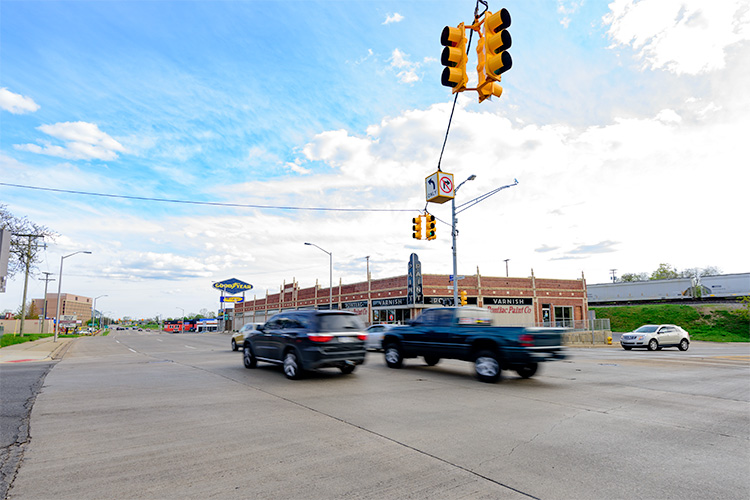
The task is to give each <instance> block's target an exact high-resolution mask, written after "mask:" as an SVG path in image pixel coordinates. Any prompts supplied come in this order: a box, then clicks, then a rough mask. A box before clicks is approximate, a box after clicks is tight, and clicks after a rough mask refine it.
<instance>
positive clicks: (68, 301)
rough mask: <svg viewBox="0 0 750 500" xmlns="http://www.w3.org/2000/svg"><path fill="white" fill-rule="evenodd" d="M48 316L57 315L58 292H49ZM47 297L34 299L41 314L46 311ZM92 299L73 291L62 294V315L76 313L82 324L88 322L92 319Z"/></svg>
mask: <svg viewBox="0 0 750 500" xmlns="http://www.w3.org/2000/svg"><path fill="white" fill-rule="evenodd" d="M46 300H47V317H48V318H56V317H57V294H56V293H48V294H47V299H46ZM44 301H45V299H34V306H35V307H36V310H37V311H39V314H42V311H44ZM91 307H92V299H91V298H90V297H83V296H81V295H73V294H71V293H63V294H60V316H66V315H75V316H76V317H77V319H78V320H79V321H81V324H84V325H85V324H86V322H87V321H89V320H90V319H91Z"/></svg>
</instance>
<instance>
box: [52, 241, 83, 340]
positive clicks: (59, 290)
mask: <svg viewBox="0 0 750 500" xmlns="http://www.w3.org/2000/svg"><path fill="white" fill-rule="evenodd" d="M79 253H88V254H90V253H91V252H89V251H88V250H79V251H77V252H73V253H71V254H68V255H63V256H62V257H60V276H59V277H58V278H57V311H56V312H55V338H54V342H57V334H58V332H59V331H60V294H61V293H62V270H63V261H64V260H65V259H67V258H68V257H72V256H74V255H76V254H79Z"/></svg>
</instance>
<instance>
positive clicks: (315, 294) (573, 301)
mask: <svg viewBox="0 0 750 500" xmlns="http://www.w3.org/2000/svg"><path fill="white" fill-rule="evenodd" d="M415 267H416V268H417V269H419V265H418V264H417V265H416V266H415ZM450 284H451V283H450V281H449V276H448V275H444V274H443V275H438V274H425V275H421V273H420V272H418V273H412V272H411V268H410V273H409V274H405V275H402V276H394V277H391V278H384V279H371V277H370V279H368V280H367V281H362V282H359V283H352V284H343V283H341V282H339V284H338V286H334V287H333V309H343V310H348V311H352V312H355V313H357V314H358V315H360V316H361V317H362V319H363V321H365V323H367V324H370V323H404V322H405V321H407V320H409V319H411V318H414V317H416V316H417V315H418V314H419V313H420V312H421V310H422V309H425V308H428V307H436V306H440V305H452V304H453V291H452V289H451V288H449V286H450ZM459 290H465V291H466V292H467V299H468V300H467V302H468V304H470V305H479V306H480V307H485V308H488V309H491V310H492V311H494V312H495V313H497V314H498V318H499V321H500V323H501V324H505V325H518V326H531V325H558V326H573V325H574V322H577V321H583V320H588V300H587V298H586V282H585V280H584V279H583V276H582V277H581V279H576V280H559V279H543V278H537V277H536V276H534V272H533V270H532V272H531V276H530V277H528V278H505V277H495V276H482V275H481V274H480V273H479V269H477V273H476V274H475V275H473V276H470V275H466V276H465V277H463V279H461V280H460V281H459ZM328 307H329V288H328V287H325V288H323V287H321V286H320V284H317V283H316V285H315V286H314V287H309V288H300V286H299V283H297V282H296V281H295V280H293V281H292V283H284V284H283V285H282V286H281V288H280V290H279V293H274V294H268V293H266V296H265V297H257V296H256V297H254V298H252V299H248V300H246V301H245V302H242V303H238V304H235V308H234V323H233V328H234V329H239V328H240V327H241V326H242V325H243V324H245V323H250V322H265V321H266V320H268V318H270V317H271V316H272V315H274V314H276V313H278V312H280V311H287V310H294V309H313V308H318V309H328Z"/></svg>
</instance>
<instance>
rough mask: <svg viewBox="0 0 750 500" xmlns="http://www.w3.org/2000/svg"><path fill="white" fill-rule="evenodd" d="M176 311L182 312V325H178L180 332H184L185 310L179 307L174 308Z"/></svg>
mask: <svg viewBox="0 0 750 500" xmlns="http://www.w3.org/2000/svg"><path fill="white" fill-rule="evenodd" d="M175 307H176V308H177V309H179V310H180V311H182V324H181V325H180V332H184V331H185V309H183V308H181V307H180V306H175Z"/></svg>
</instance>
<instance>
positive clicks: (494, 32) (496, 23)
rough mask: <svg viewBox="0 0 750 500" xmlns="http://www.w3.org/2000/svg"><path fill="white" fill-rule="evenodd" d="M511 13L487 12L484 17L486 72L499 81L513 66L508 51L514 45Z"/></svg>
mask: <svg viewBox="0 0 750 500" xmlns="http://www.w3.org/2000/svg"><path fill="white" fill-rule="evenodd" d="M509 27H510V12H508V9H500V10H499V11H498V12H495V13H494V14H493V13H492V12H489V11H487V12H486V13H485V15H484V54H485V61H484V71H485V74H486V75H487V76H488V77H489V78H491V79H495V80H497V81H500V75H502V74H503V73H505V72H506V71H508V70H509V69H510V68H511V66H513V59H512V58H511V57H510V53H508V52H507V50H508V49H509V48H510V46H511V44H512V40H511V37H510V32H509V31H508V28H509Z"/></svg>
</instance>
